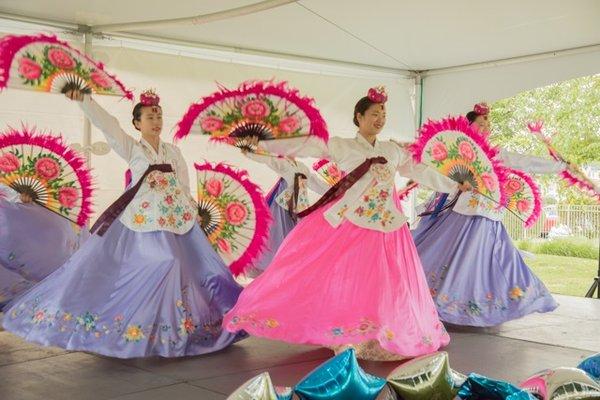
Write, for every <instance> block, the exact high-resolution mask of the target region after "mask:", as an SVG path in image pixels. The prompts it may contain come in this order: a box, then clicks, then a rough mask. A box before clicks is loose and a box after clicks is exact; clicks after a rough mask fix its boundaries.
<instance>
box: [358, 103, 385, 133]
mask: <svg viewBox="0 0 600 400" xmlns="http://www.w3.org/2000/svg"><path fill="white" fill-rule="evenodd" d="M356 119H357V120H358V129H359V131H360V132H361V133H363V134H367V135H377V134H379V133H380V132H381V130H382V129H383V127H384V126H385V120H386V114H385V105H384V104H373V105H371V106H370V107H369V108H368V109H367V111H365V113H364V115H363V114H356Z"/></svg>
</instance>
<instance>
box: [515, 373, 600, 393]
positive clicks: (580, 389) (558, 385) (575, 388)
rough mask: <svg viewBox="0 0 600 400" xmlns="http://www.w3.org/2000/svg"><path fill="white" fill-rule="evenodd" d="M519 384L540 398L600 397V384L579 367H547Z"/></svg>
mask: <svg viewBox="0 0 600 400" xmlns="http://www.w3.org/2000/svg"><path fill="white" fill-rule="evenodd" d="M519 386H520V387H521V388H523V389H524V390H526V391H528V392H530V393H532V394H533V395H534V396H536V397H537V398H538V399H540V400H592V399H600V385H598V383H596V382H595V381H594V380H593V379H592V378H590V377H589V376H588V375H587V374H586V373H585V372H584V371H582V370H580V369H577V368H554V369H547V370H544V371H541V372H539V373H537V374H535V375H533V376H531V377H530V378H528V379H527V380H525V381H524V382H523V383H521V384H520V385H519Z"/></svg>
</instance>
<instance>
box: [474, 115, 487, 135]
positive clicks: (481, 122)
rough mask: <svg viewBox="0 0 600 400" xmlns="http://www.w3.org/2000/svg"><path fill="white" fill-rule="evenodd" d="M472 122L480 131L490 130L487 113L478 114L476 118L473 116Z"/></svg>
mask: <svg viewBox="0 0 600 400" xmlns="http://www.w3.org/2000/svg"><path fill="white" fill-rule="evenodd" d="M473 124H475V125H477V126H478V127H479V130H480V131H482V132H486V133H489V132H490V129H491V126H490V120H489V118H488V116H487V115H478V116H477V118H475V121H473Z"/></svg>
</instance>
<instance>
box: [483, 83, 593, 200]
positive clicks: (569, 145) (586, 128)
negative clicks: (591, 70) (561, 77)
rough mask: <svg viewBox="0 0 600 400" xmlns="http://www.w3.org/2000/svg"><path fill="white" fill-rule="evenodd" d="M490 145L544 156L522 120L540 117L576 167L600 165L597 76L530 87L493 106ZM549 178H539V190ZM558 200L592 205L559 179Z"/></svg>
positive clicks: (582, 195)
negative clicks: (535, 87) (491, 143)
mask: <svg viewBox="0 0 600 400" xmlns="http://www.w3.org/2000/svg"><path fill="white" fill-rule="evenodd" d="M490 117H491V121H492V133H493V134H492V137H491V140H492V142H493V143H494V144H496V145H499V146H502V147H504V148H507V149H509V150H512V151H517V152H519V153H522V154H532V155H538V156H545V157H549V155H548V152H547V151H546V148H545V146H544V145H543V144H542V143H541V142H540V141H539V140H538V139H537V138H536V137H535V136H534V135H532V134H531V133H529V131H528V129H527V123H529V122H533V121H536V120H540V119H541V120H542V121H544V127H545V132H546V133H551V134H553V136H552V143H553V144H554V146H555V147H556V148H557V150H558V151H559V152H560V153H561V154H562V155H563V156H564V157H565V158H567V159H568V160H570V161H571V162H574V163H576V164H578V165H580V166H581V165H590V164H594V165H600V75H593V76H587V77H583V78H577V79H571V80H568V81H564V82H560V83H555V84H552V85H549V86H546V87H542V88H537V89H534V90H529V91H526V92H522V93H519V94H518V95H516V96H514V97H511V98H508V99H503V100H499V101H497V102H495V103H493V104H492V111H491V115H490ZM552 179H556V178H552V177H547V176H543V177H542V176H538V177H537V179H536V180H537V181H538V183H539V184H540V185H541V186H542V191H544V189H545V188H547V187H548V185H549V183H550V181H551V180H552ZM560 185H561V186H560V190H559V201H560V202H567V203H571V204H595V202H594V201H593V200H592V199H591V198H589V197H588V196H585V195H584V194H582V193H581V192H579V191H578V190H577V189H575V188H568V187H567V185H566V184H565V183H564V182H561V184H560Z"/></svg>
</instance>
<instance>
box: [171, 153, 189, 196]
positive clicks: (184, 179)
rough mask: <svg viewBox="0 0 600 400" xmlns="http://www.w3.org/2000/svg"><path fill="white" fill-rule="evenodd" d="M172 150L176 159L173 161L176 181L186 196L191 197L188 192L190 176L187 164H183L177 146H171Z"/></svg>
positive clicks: (183, 161) (183, 160) (181, 155)
mask: <svg viewBox="0 0 600 400" xmlns="http://www.w3.org/2000/svg"><path fill="white" fill-rule="evenodd" d="M173 150H175V154H176V156H177V159H176V160H175V165H176V171H175V174H176V175H177V179H178V180H179V183H181V186H183V189H184V190H185V191H186V193H187V195H188V196H190V197H192V198H193V196H192V192H191V190H190V174H189V172H188V168H187V163H186V162H185V158H183V154H181V150H180V149H179V148H178V147H177V146H173Z"/></svg>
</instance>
